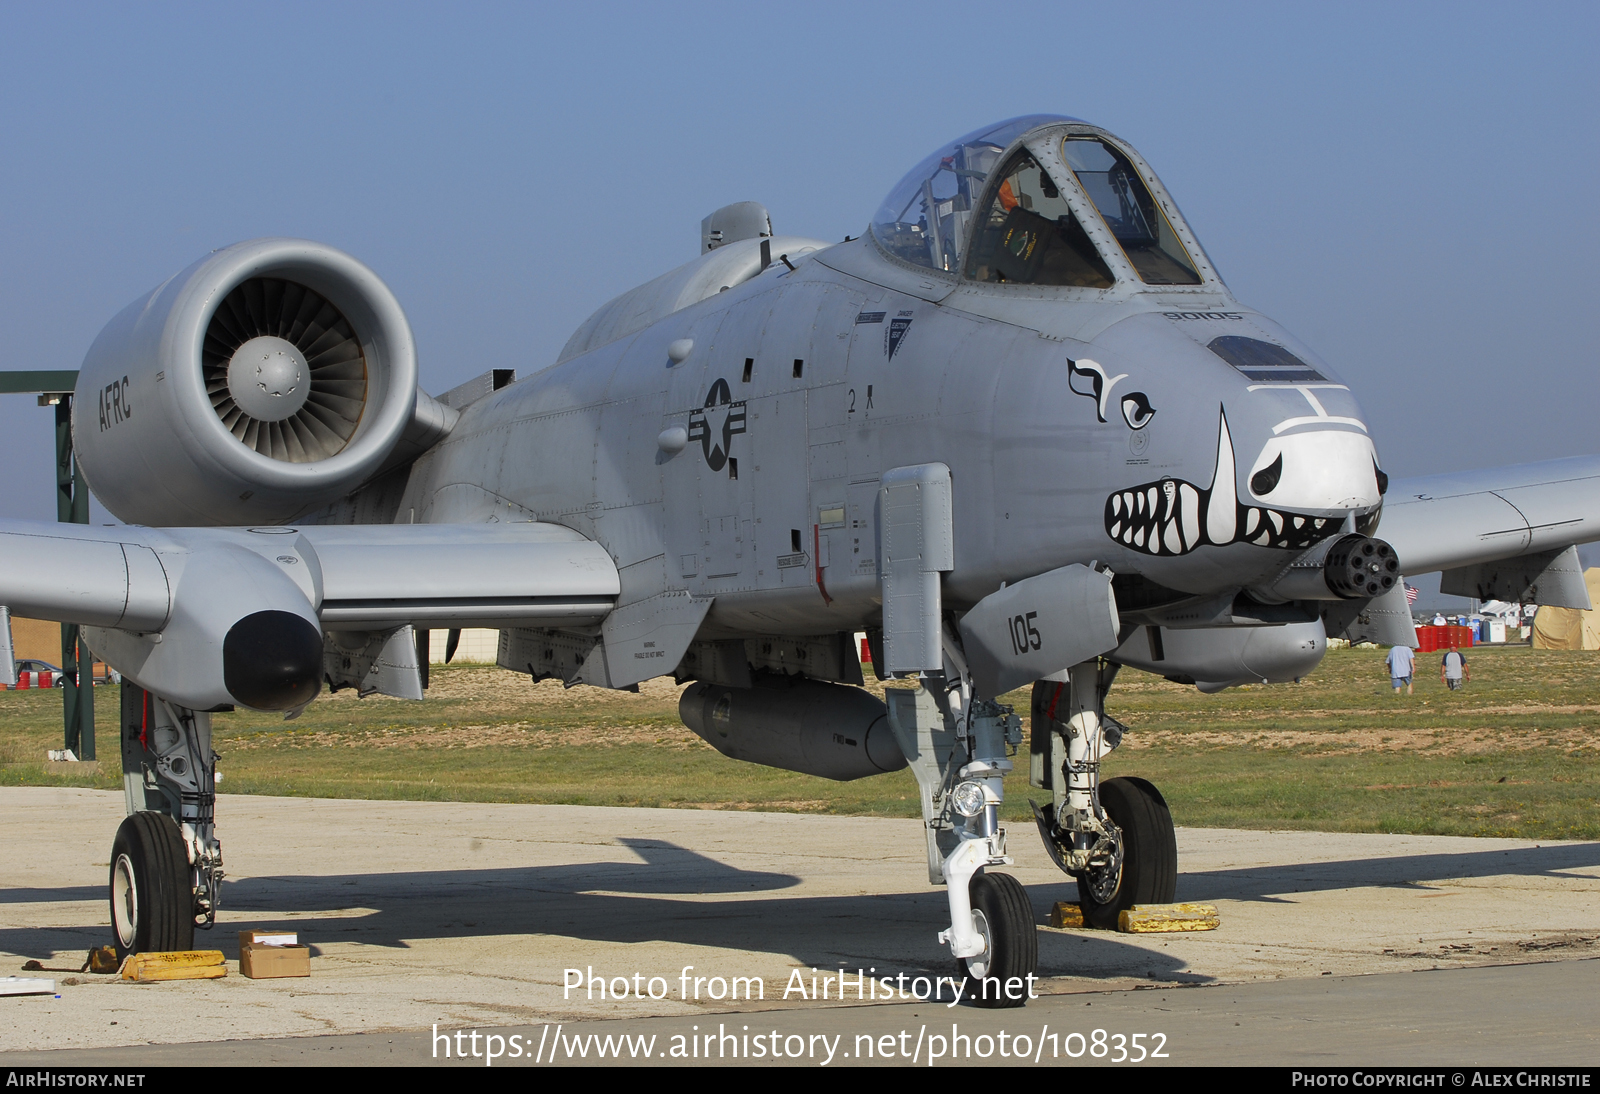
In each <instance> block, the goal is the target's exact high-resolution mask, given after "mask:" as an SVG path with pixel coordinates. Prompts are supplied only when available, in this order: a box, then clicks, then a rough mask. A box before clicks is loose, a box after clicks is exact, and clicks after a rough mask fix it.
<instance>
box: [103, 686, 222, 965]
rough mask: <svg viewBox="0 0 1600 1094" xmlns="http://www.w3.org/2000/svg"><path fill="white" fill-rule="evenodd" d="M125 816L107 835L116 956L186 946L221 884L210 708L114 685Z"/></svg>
mask: <svg viewBox="0 0 1600 1094" xmlns="http://www.w3.org/2000/svg"><path fill="white" fill-rule="evenodd" d="M121 737H122V789H123V795H124V799H125V802H126V805H127V810H128V816H127V818H126V819H125V820H124V821H123V822H122V826H121V827H120V828H118V829H117V838H116V840H115V842H113V843H112V845H111V927H112V933H113V934H114V935H115V941H116V947H117V957H118V958H123V957H126V956H127V955H128V954H130V953H150V952H160V951H168V950H188V949H193V948H194V932H195V928H196V927H199V928H201V929H202V930H204V929H209V928H210V927H211V926H212V924H213V923H215V922H216V916H217V905H218V900H219V897H220V896H221V889H220V886H221V884H222V877H223V873H222V844H221V843H219V842H218V841H217V838H216V831H215V819H216V800H217V796H216V760H217V757H216V753H214V752H212V751H211V715H210V714H208V713H206V712H204V711H196V710H189V709H187V708H185V707H180V706H176V705H174V704H172V703H168V702H167V701H166V700H164V699H161V698H159V697H157V696H155V695H152V694H150V693H149V692H147V691H145V690H144V689H143V688H140V687H138V686H137V685H135V684H134V683H133V682H132V681H127V680H125V681H124V682H123V685H122V733H121Z"/></svg>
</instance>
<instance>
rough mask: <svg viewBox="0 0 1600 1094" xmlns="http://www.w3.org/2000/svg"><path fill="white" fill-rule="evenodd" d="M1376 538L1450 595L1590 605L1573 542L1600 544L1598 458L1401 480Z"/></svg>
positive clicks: (1403, 563)
mask: <svg viewBox="0 0 1600 1094" xmlns="http://www.w3.org/2000/svg"><path fill="white" fill-rule="evenodd" d="M1378 534H1379V535H1380V536H1382V537H1383V538H1384V539H1385V540H1387V541H1388V542H1389V543H1390V544H1391V545H1392V546H1393V547H1394V549H1395V552H1396V553H1397V554H1398V555H1399V557H1400V564H1401V566H1402V567H1403V568H1404V570H1405V572H1406V573H1408V574H1421V573H1430V572H1432V571H1434V570H1443V571H1444V579H1443V581H1442V582H1441V585H1440V587H1441V588H1442V589H1443V590H1444V591H1445V592H1449V593H1455V594H1457V595H1462V596H1477V597H1479V598H1480V599H1490V598H1491V597H1495V598H1499V599H1505V600H1521V601H1524V602H1527V603H1539V604H1555V605H1558V606H1562V607H1573V608H1589V607H1591V605H1590V603H1589V596H1588V592H1587V590H1586V589H1585V587H1584V584H1583V575H1582V573H1581V572H1580V570H1581V568H1580V567H1579V565H1578V561H1577V552H1576V550H1575V549H1574V548H1575V545H1576V544H1580V543H1590V542H1593V541H1595V540H1600V456H1575V457H1571V458H1569V459H1562V460H1549V461H1546V462H1543V463H1530V464H1522V465H1520V466H1517V467H1501V468H1493V469H1489V470H1484V471H1465V472H1453V473H1450V474H1445V475H1431V476H1427V477H1423V478H1414V479H1403V480H1402V479H1396V480H1395V481H1394V482H1392V483H1391V484H1390V487H1389V492H1388V496H1387V498H1386V499H1385V501H1384V507H1383V518H1382V521H1381V524H1380V531H1379V532H1378Z"/></svg>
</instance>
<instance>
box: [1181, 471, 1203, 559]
mask: <svg viewBox="0 0 1600 1094" xmlns="http://www.w3.org/2000/svg"><path fill="white" fill-rule="evenodd" d="M1178 516H1179V518H1180V519H1181V520H1182V521H1183V545H1184V546H1185V547H1187V548H1189V549H1190V550H1193V549H1194V548H1195V547H1196V546H1198V545H1199V543H1200V491H1198V490H1196V489H1195V488H1194V487H1192V486H1190V485H1189V484H1188V483H1184V484H1183V485H1182V486H1180V487H1178Z"/></svg>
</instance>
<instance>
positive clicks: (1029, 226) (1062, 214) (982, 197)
mask: <svg viewBox="0 0 1600 1094" xmlns="http://www.w3.org/2000/svg"><path fill="white" fill-rule="evenodd" d="M1036 131H1037V132H1036ZM1019 138H1021V139H1023V145H1022V147H1020V148H1017V149H1016V150H1014V151H1012V153H1011V155H1010V156H1009V157H1008V158H1007V159H1006V160H1005V162H1004V163H1001V162H1000V160H1001V157H1002V156H1003V155H1005V153H1006V150H1007V149H1008V148H1009V147H1010V146H1011V145H1012V144H1013V143H1015V142H1016V141H1017V140H1018V139H1019ZM1135 158H1136V157H1131V156H1130V155H1129V153H1128V152H1127V150H1125V149H1123V148H1122V147H1119V146H1118V145H1117V144H1116V143H1115V142H1113V141H1111V140H1109V139H1107V138H1106V137H1105V136H1104V135H1102V134H1101V133H1100V132H1099V131H1098V130H1095V129H1093V127H1091V126H1088V125H1087V124H1085V123H1084V122H1081V121H1078V120H1077V119H1076V118H1069V117H1065V116H1062V115H1057V114H1030V115H1026V116H1024V117H1020V118H1012V119H1010V120H1009V121H1004V122H1000V123H998V124H996V125H991V126H986V127H985V128H983V129H978V130H975V131H973V132H971V133H968V134H967V135H966V136H964V137H961V138H960V139H959V140H956V141H953V142H951V143H950V144H947V145H945V146H944V147H942V148H940V149H939V150H938V151H936V152H934V153H933V154H932V155H931V156H929V157H928V158H927V159H925V160H923V161H922V162H921V163H919V164H917V166H916V167H914V168H912V170H911V172H910V173H909V174H908V175H906V176H905V178H903V179H901V180H900V182H899V183H898V184H897V185H896V186H895V188H894V189H893V190H892V191H890V193H889V197H888V198H887V199H886V200H885V201H884V203H883V205H882V206H881V207H879V209H878V212H877V215H876V216H874V217H873V220H872V235H873V238H874V239H876V240H877V242H878V245H879V246H881V247H882V248H883V249H884V250H885V251H887V252H888V253H890V254H891V255H894V256H895V257H897V258H900V259H902V260H904V261H906V262H910V263H912V264H913V265H917V266H923V267H926V268H928V269H934V270H941V271H944V272H946V273H950V274H957V275H960V276H962V277H965V278H966V279H967V280H971V281H982V282H990V283H1004V282H1009V283H1012V284H1025V285H1065V286H1077V287H1082V288H1101V289H1103V288H1109V287H1111V286H1112V285H1113V284H1114V283H1115V282H1116V281H1117V279H1118V278H1119V276H1120V277H1124V278H1128V277H1130V275H1131V277H1132V278H1137V279H1138V280H1139V281H1141V282H1143V283H1144V284H1146V285H1199V284H1201V282H1202V280H1203V278H1202V274H1201V269H1202V265H1201V262H1200V261H1197V260H1196V256H1197V255H1198V254H1199V245H1198V244H1196V243H1194V241H1193V237H1192V236H1190V237H1188V242H1187V243H1186V242H1185V239H1184V235H1185V234H1187V229H1186V228H1182V225H1181V222H1180V221H1179V220H1178V217H1177V211H1176V210H1175V209H1173V208H1172V207H1171V203H1170V201H1168V200H1166V199H1165V192H1164V191H1162V190H1161V189H1160V183H1159V182H1156V181H1155V180H1154V179H1153V177H1147V176H1148V169H1146V171H1145V173H1141V171H1140V167H1139V166H1138V165H1136V164H1135V162H1134V160H1135ZM1157 194H1160V195H1161V197H1160V198H1158V197H1157ZM1180 229H1181V232H1180ZM1202 261H1203V259H1202ZM1119 271H1121V272H1120V273H1119Z"/></svg>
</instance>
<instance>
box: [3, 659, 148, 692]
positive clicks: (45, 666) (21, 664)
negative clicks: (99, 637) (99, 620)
mask: <svg viewBox="0 0 1600 1094" xmlns="http://www.w3.org/2000/svg"><path fill="white" fill-rule="evenodd" d="M16 664H17V672H19V673H23V672H48V673H52V674H53V679H54V681H55V683H54V685H53V686H55V687H58V688H64V687H66V686H67V680H66V677H64V676H62V675H61V670H60V669H59V668H57V667H56V666H54V665H52V664H51V663H50V662H48V661H40V660H37V659H36V658H32V657H25V658H23V659H21V660H20V661H18V662H17V663H16ZM94 682H95V683H96V684H120V683H122V674H121V673H120V672H117V671H116V670H115V669H113V668H112V667H111V666H110V665H107V664H106V663H105V662H104V661H96V662H95V663H94Z"/></svg>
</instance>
